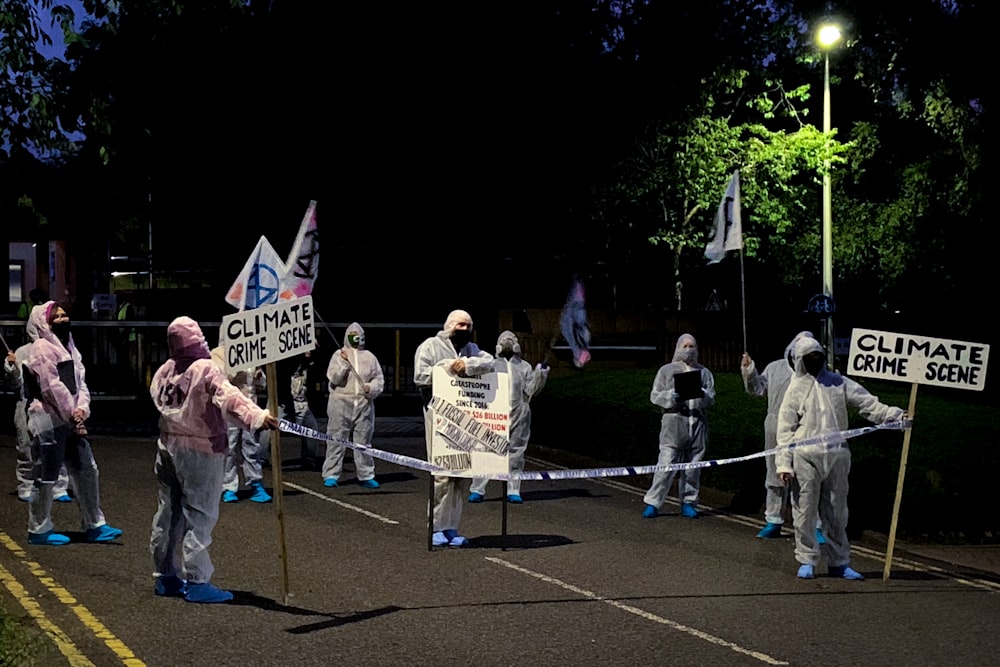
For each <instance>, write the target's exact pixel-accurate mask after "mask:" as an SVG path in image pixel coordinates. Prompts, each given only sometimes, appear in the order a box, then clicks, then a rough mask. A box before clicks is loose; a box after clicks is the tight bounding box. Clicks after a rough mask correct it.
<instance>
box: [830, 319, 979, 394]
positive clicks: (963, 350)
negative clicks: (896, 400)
mask: <svg viewBox="0 0 1000 667" xmlns="http://www.w3.org/2000/svg"><path fill="white" fill-rule="evenodd" d="M989 357H990V346H989V345H982V344H979V343H969V342H966V341H960V340H947V339H944V338H927V337H924V336H911V335H909V334H898V333H889V332H887V331H875V330H872V329H855V330H854V332H853V334H852V335H851V352H850V355H849V356H848V358H847V375H855V376H861V377H870V378H880V379H883V380H897V381H899V382H910V383H913V384H929V385H936V386H938V387H953V388H955V389H973V390H976V391H982V390H983V389H984V388H985V386H986V367H987V364H988V362H989Z"/></svg>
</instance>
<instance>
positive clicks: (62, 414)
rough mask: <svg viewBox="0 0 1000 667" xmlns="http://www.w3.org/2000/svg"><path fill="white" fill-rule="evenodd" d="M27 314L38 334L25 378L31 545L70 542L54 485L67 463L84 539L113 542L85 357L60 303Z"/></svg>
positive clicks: (117, 531)
mask: <svg viewBox="0 0 1000 667" xmlns="http://www.w3.org/2000/svg"><path fill="white" fill-rule="evenodd" d="M28 317H29V320H30V324H31V325H32V326H34V328H35V330H36V331H37V333H38V339H37V340H35V342H33V343H32V344H31V349H30V350H29V351H28V361H27V364H25V368H26V369H27V373H26V374H25V377H24V378H23V380H24V392H25V400H26V401H27V406H28V407H27V417H28V432H29V433H31V434H32V436H33V440H32V455H31V458H32V460H33V461H34V484H35V492H34V493H32V494H31V497H30V498H29V499H28V543H29V544H48V545H53V546H57V545H62V544H67V543H69V541H70V538H69V537H68V536H67V535H63V534H62V533H57V532H56V531H55V530H54V529H53V525H52V496H53V489H54V488H55V485H56V482H57V480H58V477H59V470H60V469H61V468H62V467H63V465H64V464H65V466H66V472H67V473H68V474H69V480H70V484H71V485H72V487H73V490H74V491H75V492H76V496H77V499H78V501H79V504H80V519H81V523H82V525H83V529H84V538H85V539H86V541H88V542H110V541H112V540H114V539H115V538H117V537H118V536H119V535H121V534H122V531H121V529H120V528H113V527H111V526H109V525H107V522H106V521H105V520H104V512H102V511H101V493H100V483H99V481H98V478H99V473H98V470H97V462H96V461H95V460H94V452H93V450H92V449H91V447H90V442H89V441H88V440H87V427H86V425H85V423H86V421H87V418H88V417H90V391H89V390H88V389H87V380H86V373H85V371H84V368H83V358H82V357H81V356H80V351H79V350H77V349H76V345H75V344H74V343H73V335H72V334H71V333H70V319H69V315H67V314H66V311H65V310H64V309H63V308H62V306H60V305H59V304H57V303H56V302H55V301H48V302H46V303H43V304H42V305H40V306H35V307H34V308H32V310H31V314H30V315H29V316H28Z"/></svg>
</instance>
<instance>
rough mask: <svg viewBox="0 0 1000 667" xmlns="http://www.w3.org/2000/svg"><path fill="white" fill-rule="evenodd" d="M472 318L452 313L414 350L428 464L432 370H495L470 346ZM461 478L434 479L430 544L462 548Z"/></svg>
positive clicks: (469, 372)
mask: <svg viewBox="0 0 1000 667" xmlns="http://www.w3.org/2000/svg"><path fill="white" fill-rule="evenodd" d="M471 336H472V317H471V316H470V315H469V314H468V313H467V312H465V311H464V310H453V311H452V312H451V313H449V314H448V318H447V319H446V320H445V323H444V329H442V330H441V331H439V332H438V333H437V335H435V336H431V337H430V338H428V339H426V340H424V342H423V343H421V344H420V346H419V347H417V351H416V354H415V355H414V359H413V381H414V383H415V384H416V385H417V387H419V388H420V389H421V392H422V394H423V395H424V396H425V400H424V435H425V438H426V443H427V460H428V461H430V460H431V443H432V439H433V436H434V411H433V410H432V409H431V407H430V405H429V403H430V398H431V395H432V382H433V375H434V367H435V366H440V367H441V368H444V369H445V370H446V371H448V372H449V373H452V374H454V373H455V371H454V370H453V368H454V367H455V365H456V362H458V361H461V362H462V363H461V364H458V365H460V366H461V365H464V370H462V371H461V373H462V374H464V375H466V376H476V375H485V374H486V373H491V372H493V370H494V359H493V355H491V354H489V353H488V352H484V351H483V350H480V349H479V347H478V346H477V345H476V344H475V343H473V342H471ZM461 481H462V478H461V477H446V476H443V475H435V476H434V497H433V501H432V512H433V519H432V522H433V536H432V544H434V545H436V546H442V545H445V544H448V545H451V546H456V547H460V546H464V545H465V544H466V542H467V540H466V539H465V538H464V537H463V536H461V535H459V534H458V527H459V523H460V522H461V520H462V500H463V499H462V496H461V490H460V488H459V486H460V484H461Z"/></svg>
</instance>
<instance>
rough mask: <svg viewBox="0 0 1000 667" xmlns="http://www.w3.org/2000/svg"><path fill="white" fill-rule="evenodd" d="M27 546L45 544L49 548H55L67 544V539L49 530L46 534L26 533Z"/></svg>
mask: <svg viewBox="0 0 1000 667" xmlns="http://www.w3.org/2000/svg"><path fill="white" fill-rule="evenodd" d="M28 544H47V545H49V546H53V547H57V546H60V545H63V544H69V538H68V537H66V536H65V535H63V534H62V533H57V532H56V531H54V530H50V531H48V532H46V533H28Z"/></svg>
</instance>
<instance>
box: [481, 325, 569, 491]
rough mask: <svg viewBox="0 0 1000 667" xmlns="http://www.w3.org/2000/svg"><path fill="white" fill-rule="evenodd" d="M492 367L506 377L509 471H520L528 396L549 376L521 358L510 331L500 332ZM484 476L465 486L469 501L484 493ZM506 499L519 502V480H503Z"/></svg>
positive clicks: (527, 426) (527, 431)
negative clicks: (508, 387)
mask: <svg viewBox="0 0 1000 667" xmlns="http://www.w3.org/2000/svg"><path fill="white" fill-rule="evenodd" d="M496 352H497V356H496V359H495V363H496V365H495V370H496V372H497V373H507V374H508V375H509V376H510V421H509V422H508V434H507V439H508V440H509V441H510V459H509V460H510V471H511V472H512V473H518V472H523V471H524V453H525V450H527V449H528V439H529V438H530V437H531V398H532V397H533V396H534V395H535V394H537V393H538V392H540V391H541V390H542V387H544V386H545V382H546V380H547V379H548V377H549V369H548V367H543V366H542V364H537V365H536V366H535V367H534V368H532V367H531V364H530V363H528V362H527V361H525V360H524V359H522V358H521V344H520V342H518V340H517V336H516V335H515V334H514V332H513V331H504V332H503V333H501V334H500V336H499V337H498V338H497V346H496ZM486 483H487V478H485V477H476V478H475V479H473V480H472V485H471V486H470V487H469V491H470V493H469V502H479V501H481V500H482V499H483V495H484V494H485V493H486ZM507 500H508V502H512V503H519V502H522V499H521V480H520V479H512V480H510V481H508V482H507Z"/></svg>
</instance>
